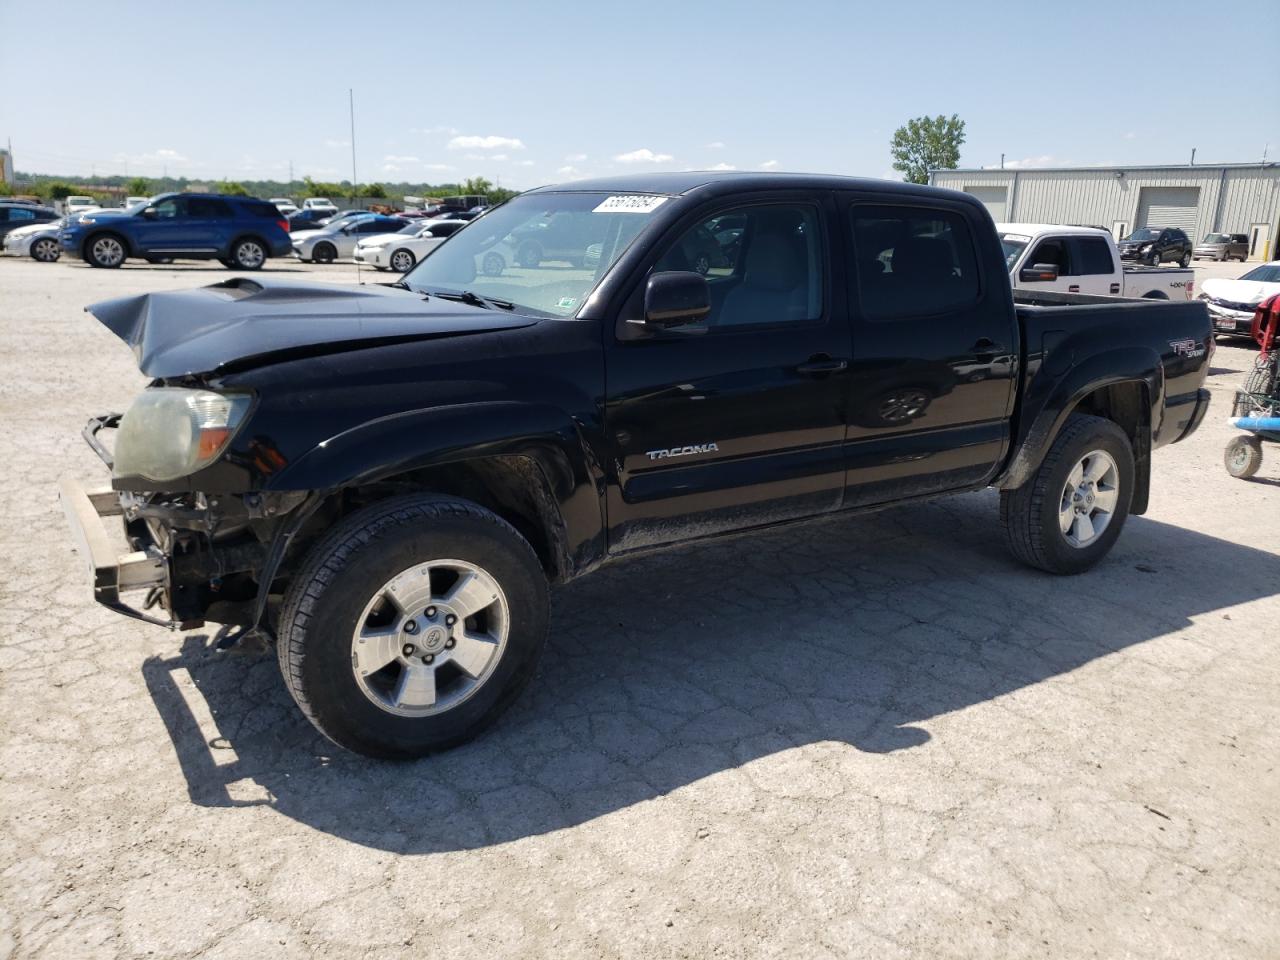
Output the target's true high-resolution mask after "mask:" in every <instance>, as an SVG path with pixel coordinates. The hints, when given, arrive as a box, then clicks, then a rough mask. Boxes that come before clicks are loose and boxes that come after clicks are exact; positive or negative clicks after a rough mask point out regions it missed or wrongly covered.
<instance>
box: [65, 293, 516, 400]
mask: <svg viewBox="0 0 1280 960" xmlns="http://www.w3.org/2000/svg"><path fill="white" fill-rule="evenodd" d="M85 310H87V311H88V312H89V313H91V314H93V315H94V316H95V317H97V318H98V320H100V321H101V322H102V324H103V326H105V327H106V328H107V329H108V330H110V331H111V332H112V333H114V334H115V335H116V336H117V337H119V338H120V339H121V340H123V341H124V342H125V343H127V344H129V346H130V347H132V348H133V353H134V356H135V357H137V358H138V368H139V369H140V370H141V371H142V372H143V373H144V374H146V375H147V376H149V377H154V378H161V379H163V378H168V377H180V376H183V375H186V374H195V373H212V372H215V371H217V370H219V369H220V368H223V367H227V366H229V365H231V364H234V365H235V366H237V367H240V368H243V367H247V366H257V365H260V364H262V363H269V362H271V361H272V360H274V359H284V358H285V357H289V356H301V355H306V354H315V353H331V352H334V351H335V350H345V349H356V348H360V347H366V346H372V345H376V344H380V343H395V342H405V341H410V340H428V339H432V338H435V337H445V336H461V335H465V334H475V333H486V332H491V331H494V330H508V329H514V328H516V327H526V326H529V325H531V324H534V323H537V322H538V321H537V320H534V319H530V318H529V317H522V316H519V315H515V314H510V313H502V312H499V311H497V310H487V309H484V308H482V307H472V306H469V305H467V304H463V303H457V302H454V301H451V300H442V299H439V298H437V297H432V298H430V299H427V298H425V297H423V296H422V295H421V294H417V293H412V292H410V291H408V290H402V289H398V288H391V287H383V286H359V287H346V286H338V285H330V284H326V283H299V282H294V281H286V282H279V283H276V282H273V281H262V280H250V279H248V278H245V277H238V278H236V279H233V280H227V281H225V282H223V283H215V284H213V285H212V286H208V287H200V288H197V289H195V290H179V291H173V292H164V293H148V294H143V295H142V296H139V297H121V298H119V299H116V300H103V301H102V302H101V303H95V304H91V305H90V306H88V307H85Z"/></svg>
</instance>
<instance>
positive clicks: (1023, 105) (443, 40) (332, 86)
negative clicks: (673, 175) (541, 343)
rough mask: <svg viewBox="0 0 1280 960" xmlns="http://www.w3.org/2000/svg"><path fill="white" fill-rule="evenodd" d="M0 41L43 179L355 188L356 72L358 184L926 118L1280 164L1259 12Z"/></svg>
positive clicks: (165, 20) (695, 19) (307, 17)
mask: <svg viewBox="0 0 1280 960" xmlns="http://www.w3.org/2000/svg"><path fill="white" fill-rule="evenodd" d="M468 36H474V37H477V38H482V39H478V40H477V41H475V42H473V43H468V42H466V39H465V38H466V37H468ZM0 37H4V38H6V42H5V43H4V45H3V49H0V139H3V138H9V139H11V140H12V143H13V149H14V154H15V159H16V160H17V165H18V168H19V169H22V170H34V171H37V172H42V173H71V174H89V173H97V174H113V173H126V172H127V173H129V174H131V175H136V174H141V175H153V176H154V175H158V174H160V173H161V172H162V171H165V170H167V171H168V173H170V174H171V175H186V176H190V177H194V178H212V177H230V178H260V177H272V178H278V179H285V178H286V177H287V175H288V171H289V164H290V161H292V164H293V170H294V173H295V175H296V176H298V177H301V176H302V175H304V174H310V175H312V176H314V177H316V178H318V179H340V178H345V177H350V174H351V151H350V134H349V129H348V119H347V89H348V88H349V87H351V88H354V90H355V99H356V123H357V126H356V141H357V143H356V145H357V159H358V167H359V176H360V179H361V180H374V179H385V180H411V181H419V180H427V181H437V182H440V181H446V180H452V179H456V178H461V177H466V176H472V175H483V176H486V177H488V178H490V179H491V180H499V181H500V182H501V183H502V185H503V186H510V187H514V188H525V187H531V186H535V185H537V184H541V183H549V182H557V181H562V180H567V179H573V178H577V177H581V176H588V175H600V174H609V173H616V172H621V171H627V170H656V169H674V170H683V169H707V168H713V167H716V166H717V165H725V166H732V167H735V168H737V169H778V170H804V171H820V172H829V173H848V174H856V175H863V176H875V177H880V176H896V175H895V174H894V173H893V172H892V170H891V160H890V157H889V148H888V143H889V138H890V136H891V134H892V132H893V130H894V128H895V127H897V126H899V125H900V124H901V123H903V122H904V121H905V120H907V119H908V118H909V117H913V116H919V115H921V114H938V113H946V114H950V113H958V114H959V115H960V116H961V118H963V119H964V120H965V121H966V122H967V134H968V139H967V142H966V143H965V145H964V149H963V152H962V158H961V165H962V166H994V165H998V164H999V162H1000V155H1001V153H1004V154H1005V155H1006V165H1023V166H1050V165H1053V166H1057V165H1071V166H1074V165H1087V164H1095V163H1185V162H1186V161H1187V159H1188V158H1189V156H1190V154H1191V149H1192V148H1193V147H1195V148H1197V155H1196V159H1197V161H1198V162H1206V163H1208V162H1214V161H1252V160H1257V159H1259V158H1260V157H1261V156H1262V152H1263V148H1264V145H1265V144H1267V143H1268V142H1269V143H1270V154H1269V156H1270V158H1271V159H1278V158H1280V98H1275V97H1274V96H1273V97H1272V98H1271V99H1270V100H1268V99H1267V98H1266V97H1265V96H1264V95H1263V93H1262V91H1261V89H1260V88H1261V84H1262V79H1263V77H1264V75H1266V74H1267V73H1268V70H1270V71H1271V72H1272V73H1274V70H1275V69H1276V66H1275V65H1276V62H1277V61H1276V51H1277V49H1280V2H1278V0H1233V2H1232V3H1230V4H1210V3H1206V2H1203V0H1202V2H1197V3H1190V2H1181V0H1161V2H1160V3H1158V4H1154V5H1153V4H1149V3H1142V4H1138V3H1132V4H1122V3H1096V2H1091V0H1075V2H1072V3H1068V4H1063V3H1036V2H1026V0H1024V2H1021V3H1003V2H1000V3H997V2H988V3H978V2H970V3H957V2H941V3H934V2H931V0H925V2H882V3H878V4H864V3H859V2H853V0H850V2H844V3H839V2H811V3H807V2H804V0H790V2H787V3H781V2H778V3H758V2H753V0H738V2H720V0H715V2H699V0H683V2H666V0H659V2H654V0H645V2H642V3H628V4H621V3H609V2H605V0H596V2H593V3H580V2H576V0H575V2H569V0H544V2H541V3H507V2H503V0H487V2H485V3H475V2H469V3H454V2H445V0H442V2H435V3H426V2H419V3H406V2H394V0H392V2H386V0H384V2H379V3H370V4H363V5H361V4H353V3H351V2H349V0H346V2H340V3H338V2H335V3H330V2H316V0H308V2H306V3H283V2H281V3H277V2H271V0H256V2H243V0H223V2H219V3H194V2H167V3H150V2H114V3H112V2H102V0H96V2H67V3H60V2H56V0H47V2H42V3H40V4H35V3H31V2H18V0H0ZM24 37H29V38H30V41H29V42H26V41H24V40H21V39H20V38H24ZM90 37H95V38H96V40H95V39H89V38H90ZM455 38H456V39H455ZM325 46H329V48H330V50H331V51H332V52H330V53H328V54H323V55H320V56H317V57H315V60H314V62H310V63H307V62H305V61H303V60H292V61H291V59H290V57H291V56H292V55H296V54H297V53H298V52H301V51H316V50H320V49H322V48H323V47H325ZM1219 47H1220V48H1221V50H1222V52H1221V53H1219V52H1217V51H1218V49H1219ZM417 48H421V49H417ZM1250 50H1253V51H1257V56H1258V58H1259V59H1258V61H1257V62H1255V63H1250V54H1249V51H1250ZM1157 51H1158V52H1157ZM1228 51H1229V52H1228ZM277 54H278V56H277ZM308 56H311V55H310V54H309V55H308ZM1171 78H1174V79H1172V80H1171ZM1268 82H1269V84H1270V88H1271V92H1272V93H1273V94H1274V91H1275V80H1274V76H1272V77H1271V78H1270V79H1269V81H1268Z"/></svg>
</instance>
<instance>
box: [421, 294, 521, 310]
mask: <svg viewBox="0 0 1280 960" xmlns="http://www.w3.org/2000/svg"><path fill="white" fill-rule="evenodd" d="M431 295H432V296H434V297H440V298H441V299H443V300H456V301H457V302H458V303H466V304H469V305H471V306H473V307H484V308H485V309H492V308H493V307H498V308H499V309H502V310H514V309H515V308H516V305H515V304H514V303H512V302H511V301H510V300H497V299H495V298H493V297H482V296H480V294H478V293H474V292H472V291H471V290H463V291H460V292H456V291H452V290H448V291H446V290H432V291H431Z"/></svg>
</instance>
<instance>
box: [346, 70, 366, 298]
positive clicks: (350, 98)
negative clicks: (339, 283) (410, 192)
mask: <svg viewBox="0 0 1280 960" xmlns="http://www.w3.org/2000/svg"><path fill="white" fill-rule="evenodd" d="M347 108H348V109H349V110H350V112H351V202H352V203H355V202H356V196H357V194H358V193H359V191H360V181H359V180H357V179H356V95H355V93H354V92H353V91H352V89H351V88H350V87H348V88H347ZM356 236H357V237H359V236H360V234H358V233H357V234H356ZM359 243H360V241H359V240H356V244H357V245H358V244H359ZM352 259H353V260H354V259H355V256H354V251H353V255H352ZM356 283H360V284H362V283H364V280H363V279H362V278H361V275H360V261H359V260H356Z"/></svg>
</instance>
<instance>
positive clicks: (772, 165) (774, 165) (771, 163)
mask: <svg viewBox="0 0 1280 960" xmlns="http://www.w3.org/2000/svg"><path fill="white" fill-rule="evenodd" d="M760 169H761V170H777V169H778V161H777V160H766V161H765V162H764V163H762V164H760Z"/></svg>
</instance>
